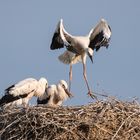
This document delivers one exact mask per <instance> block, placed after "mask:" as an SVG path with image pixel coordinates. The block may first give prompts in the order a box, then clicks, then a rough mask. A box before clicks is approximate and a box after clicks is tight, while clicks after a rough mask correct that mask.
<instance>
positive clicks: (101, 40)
mask: <svg viewBox="0 0 140 140" xmlns="http://www.w3.org/2000/svg"><path fill="white" fill-rule="evenodd" d="M110 38H111V28H110V26H109V25H108V23H107V21H106V20H105V19H101V20H100V21H99V23H98V24H97V25H96V27H95V28H92V29H91V30H90V32H89V34H88V35H86V36H73V35H71V34H69V33H68V32H67V31H66V30H65V28H64V26H63V19H61V20H60V21H59V23H58V25H57V27H56V30H55V32H54V35H53V37H52V42H51V46H50V49H51V50H55V49H60V48H64V47H66V51H65V52H64V53H63V54H61V55H60V56H59V57H58V58H59V60H60V61H61V62H63V63H64V64H70V71H69V90H70V88H71V81H72V64H75V63H78V62H82V63H83V76H84V80H85V83H86V86H87V88H88V95H90V96H91V97H92V98H94V97H95V96H94V95H93V93H92V91H91V89H90V87H89V84H88V79H87V74H86V58H87V56H89V58H90V60H91V61H92V63H93V58H92V56H93V51H94V50H96V51H98V50H99V49H100V47H102V46H104V47H106V48H108V46H109V41H110Z"/></svg>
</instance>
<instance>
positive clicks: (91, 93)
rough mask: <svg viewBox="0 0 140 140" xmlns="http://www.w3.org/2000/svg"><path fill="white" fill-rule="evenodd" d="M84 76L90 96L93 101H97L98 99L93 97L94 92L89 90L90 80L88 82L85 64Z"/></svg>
mask: <svg viewBox="0 0 140 140" xmlns="http://www.w3.org/2000/svg"><path fill="white" fill-rule="evenodd" d="M83 76H84V79H85V82H86V85H87V88H88V95H89V96H90V97H91V98H92V99H97V97H96V96H95V95H93V92H92V91H91V90H90V88H89V84H88V80H87V72H86V65H85V63H83Z"/></svg>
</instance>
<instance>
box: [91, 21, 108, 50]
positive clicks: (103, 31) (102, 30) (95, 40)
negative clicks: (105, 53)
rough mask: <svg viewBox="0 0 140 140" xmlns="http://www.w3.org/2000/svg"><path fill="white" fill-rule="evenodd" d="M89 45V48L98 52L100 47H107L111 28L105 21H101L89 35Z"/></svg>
mask: <svg viewBox="0 0 140 140" xmlns="http://www.w3.org/2000/svg"><path fill="white" fill-rule="evenodd" d="M89 38H90V44H89V47H90V48H92V49H93V50H94V49H95V50H96V51H98V50H99V49H100V47H102V46H104V47H106V48H107V47H108V46H109V41H110V38H111V28H110V26H109V25H108V24H107V22H106V20H104V19H101V21H100V22H99V23H98V24H97V26H96V27H95V28H93V29H92V30H91V31H90V33H89Z"/></svg>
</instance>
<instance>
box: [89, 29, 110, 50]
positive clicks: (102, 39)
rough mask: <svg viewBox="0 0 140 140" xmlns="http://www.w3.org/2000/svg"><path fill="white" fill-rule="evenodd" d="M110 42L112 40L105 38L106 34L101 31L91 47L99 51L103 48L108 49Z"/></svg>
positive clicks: (91, 42) (91, 43)
mask: <svg viewBox="0 0 140 140" xmlns="http://www.w3.org/2000/svg"><path fill="white" fill-rule="evenodd" d="M109 41H110V38H109V39H107V38H106V37H104V32H103V31H101V32H99V33H98V34H97V35H96V36H95V37H94V39H93V40H91V41H90V44H89V47H90V48H92V49H93V50H96V51H98V50H99V49H100V47H102V46H105V47H108V46H109Z"/></svg>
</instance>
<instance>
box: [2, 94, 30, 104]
mask: <svg viewBox="0 0 140 140" xmlns="http://www.w3.org/2000/svg"><path fill="white" fill-rule="evenodd" d="M27 95H28V94H24V95H19V96H13V95H11V94H8V95H4V96H3V97H2V98H1V99H0V106H3V105H5V104H7V103H10V102H13V101H16V100H18V99H21V98H25V97H27Z"/></svg>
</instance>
